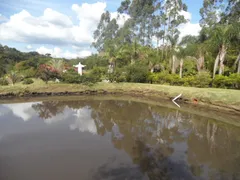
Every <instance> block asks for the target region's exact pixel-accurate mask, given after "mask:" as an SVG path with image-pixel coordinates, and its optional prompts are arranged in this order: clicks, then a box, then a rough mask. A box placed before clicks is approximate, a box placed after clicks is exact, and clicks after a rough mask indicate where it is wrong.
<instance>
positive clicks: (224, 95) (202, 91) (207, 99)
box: [0, 80, 240, 110]
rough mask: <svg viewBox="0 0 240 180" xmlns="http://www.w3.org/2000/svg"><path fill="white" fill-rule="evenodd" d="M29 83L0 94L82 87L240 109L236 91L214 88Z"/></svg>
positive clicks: (3, 89) (2, 89)
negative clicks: (173, 98) (180, 96)
mask: <svg viewBox="0 0 240 180" xmlns="http://www.w3.org/2000/svg"><path fill="white" fill-rule="evenodd" d="M34 81H35V82H34V83H33V84H30V85H23V84H22V83H17V84H15V85H14V86H11V85H9V86H0V94H6V93H15V94H18V93H20V92H25V91H28V92H65V91H68V92H79V91H85V90H106V91H108V92H116V93H123V94H124V93H125V94H130V95H134V94H136V95H138V96H139V95H140V96H141V95H143V96H151V97H158V98H172V97H175V96H177V95H178V94H180V93H181V94H182V95H183V96H182V97H183V98H184V99H185V100H187V101H189V102H192V99H193V98H195V99H197V100H198V102H199V103H205V104H213V105H220V106H223V107H227V106H232V107H234V108H235V109H239V110H240V91H239V90H230V89H216V88H195V87H181V86H168V85H157V84H139V83H97V84H95V85H93V86H91V87H89V86H84V85H80V84H63V83H53V82H49V83H48V84H45V83H44V82H43V81H41V80H34Z"/></svg>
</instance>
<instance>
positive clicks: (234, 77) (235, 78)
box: [229, 74, 240, 89]
mask: <svg viewBox="0 0 240 180" xmlns="http://www.w3.org/2000/svg"><path fill="white" fill-rule="evenodd" d="M229 78H230V80H231V81H232V82H231V83H232V88H234V89H240V74H231V75H230V76H229Z"/></svg>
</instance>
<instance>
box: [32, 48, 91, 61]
mask: <svg viewBox="0 0 240 180" xmlns="http://www.w3.org/2000/svg"><path fill="white" fill-rule="evenodd" d="M36 51H37V52H38V53H39V54H48V53H49V54H51V56H52V57H54V58H66V59H74V58H78V57H87V56H90V55H91V54H92V53H91V51H88V50H82V51H79V52H77V53H72V52H70V51H68V50H67V51H63V50H62V49H61V48H59V47H55V48H53V49H50V48H46V47H44V46H41V47H40V48H37V49H36Z"/></svg>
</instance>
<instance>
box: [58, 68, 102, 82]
mask: <svg viewBox="0 0 240 180" xmlns="http://www.w3.org/2000/svg"><path fill="white" fill-rule="evenodd" d="M62 80H63V82H66V83H76V84H80V83H83V84H86V85H89V84H94V83H97V82H99V81H100V80H101V76H100V74H99V71H98V70H96V69H95V70H92V71H90V73H88V74H83V75H82V76H80V75H79V74H78V73H77V72H76V71H75V70H73V69H71V70H68V71H67V72H65V73H64V74H63V75H62Z"/></svg>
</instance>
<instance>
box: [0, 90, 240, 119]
mask: <svg viewBox="0 0 240 180" xmlns="http://www.w3.org/2000/svg"><path fill="white" fill-rule="evenodd" d="M86 95H122V96H131V97H137V98H148V99H150V100H154V101H158V100H172V99H173V98H174V97H171V96H169V95H168V94H167V93H165V92H159V91H147V92H145V91H140V90H131V91H124V90H122V89H115V90H111V91H109V90H104V89H99V90H82V91H64V92H30V91H24V92H17V93H13V92H9V93H2V94H0V102H1V101H3V100H12V99H13V98H36V97H58V96H59V97H63V96H86ZM176 102H178V103H185V104H192V105H195V106H200V107H204V106H206V107H207V108H209V107H210V108H213V109H214V110H219V111H228V112H232V113H239V115H240V107H239V106H234V105H225V104H222V103H213V102H203V101H201V100H197V99H195V100H192V99H188V98H184V96H183V97H181V98H179V99H178V100H177V101H176Z"/></svg>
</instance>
